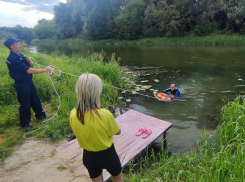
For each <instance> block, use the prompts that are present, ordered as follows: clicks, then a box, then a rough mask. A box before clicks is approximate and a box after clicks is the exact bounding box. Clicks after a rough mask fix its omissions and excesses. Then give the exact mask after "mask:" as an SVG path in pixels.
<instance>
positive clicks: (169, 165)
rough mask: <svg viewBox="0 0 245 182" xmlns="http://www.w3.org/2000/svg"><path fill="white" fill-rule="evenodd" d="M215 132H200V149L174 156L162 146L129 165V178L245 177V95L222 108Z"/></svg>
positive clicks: (133, 180)
mask: <svg viewBox="0 0 245 182" xmlns="http://www.w3.org/2000/svg"><path fill="white" fill-rule="evenodd" d="M221 121H222V123H220V125H219V126H218V128H217V130H216V133H215V135H211V136H207V135H206V134H205V131H204V134H203V135H202V136H201V140H200V143H199V147H198V149H193V150H192V151H190V152H188V153H186V154H183V155H180V154H173V155H172V156H171V157H169V156H168V154H167V153H166V152H165V151H164V150H163V149H162V152H160V153H158V154H155V153H154V152H151V155H150V157H147V156H148V155H146V157H145V158H142V159H141V160H140V162H138V163H136V164H134V165H132V163H131V164H130V165H129V167H128V168H129V169H128V170H127V171H126V175H124V176H125V179H126V181H131V182H139V181H169V182H171V181H173V182H174V181H197V182H202V181H203V182H204V181H205V182H206V181H208V182H217V181H222V182H226V181H227V182H230V181H239V182H244V181H245V169H244V166H245V99H244V98H240V97H238V98H236V99H235V100H234V102H231V103H228V104H226V105H224V106H223V107H222V108H221ZM180 137H181V136H180Z"/></svg>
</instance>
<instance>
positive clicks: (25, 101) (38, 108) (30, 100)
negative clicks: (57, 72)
mask: <svg viewBox="0 0 245 182" xmlns="http://www.w3.org/2000/svg"><path fill="white" fill-rule="evenodd" d="M15 40H16V41H15V42H18V41H20V40H19V39H15ZM6 42H7V41H6ZM6 42H5V43H6ZM5 46H6V47H8V48H9V47H10V45H9V46H7V45H6V44H5ZM6 63H7V65H8V69H9V74H10V77H11V78H12V79H14V81H15V83H14V88H15V90H16V92H17V96H18V101H19V103H20V108H19V114H20V125H21V127H29V126H30V125H29V123H30V121H31V108H32V109H33V111H34V112H35V116H36V118H37V119H44V118H46V114H45V112H44V111H43V108H42V105H41V102H40V99H39V96H38V94H37V91H36V88H35V86H34V83H33V81H32V74H28V73H27V70H28V69H29V68H30V65H29V63H28V62H27V60H26V57H25V56H24V55H23V54H21V53H18V54H16V53H14V52H12V51H11V52H10V54H9V56H8V58H7V61H6Z"/></svg>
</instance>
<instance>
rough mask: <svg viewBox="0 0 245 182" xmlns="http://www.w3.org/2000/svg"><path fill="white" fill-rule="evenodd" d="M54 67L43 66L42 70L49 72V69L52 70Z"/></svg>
mask: <svg viewBox="0 0 245 182" xmlns="http://www.w3.org/2000/svg"><path fill="white" fill-rule="evenodd" d="M53 70H54V69H53V68H51V67H49V66H47V67H46V68H44V72H50V71H53Z"/></svg>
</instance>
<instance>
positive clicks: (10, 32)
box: [0, 25, 34, 44]
mask: <svg viewBox="0 0 245 182" xmlns="http://www.w3.org/2000/svg"><path fill="white" fill-rule="evenodd" d="M9 37H15V38H18V39H22V40H25V42H26V43H27V44H29V43H31V41H32V40H33V39H34V35H33V32H32V28H27V27H22V26H20V25H16V26H15V27H0V39H6V38H9Z"/></svg>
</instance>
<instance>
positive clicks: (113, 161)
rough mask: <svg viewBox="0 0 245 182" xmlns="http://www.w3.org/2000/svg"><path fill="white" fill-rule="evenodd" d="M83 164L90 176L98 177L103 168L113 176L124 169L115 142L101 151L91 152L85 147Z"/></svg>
mask: <svg viewBox="0 0 245 182" xmlns="http://www.w3.org/2000/svg"><path fill="white" fill-rule="evenodd" d="M83 164H84V166H85V167H86V168H87V170H88V172H89V176H90V178H97V177H98V176H99V175H101V174H102V169H106V170H107V171H108V172H109V173H110V174H111V175H112V176H117V175H119V174H120V172H121V171H122V167H121V163H120V160H119V157H118V155H117V153H116V150H115V147H114V144H112V145H111V147H110V148H108V149H106V150H103V151H99V152H90V151H87V150H85V149H84V152H83Z"/></svg>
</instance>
